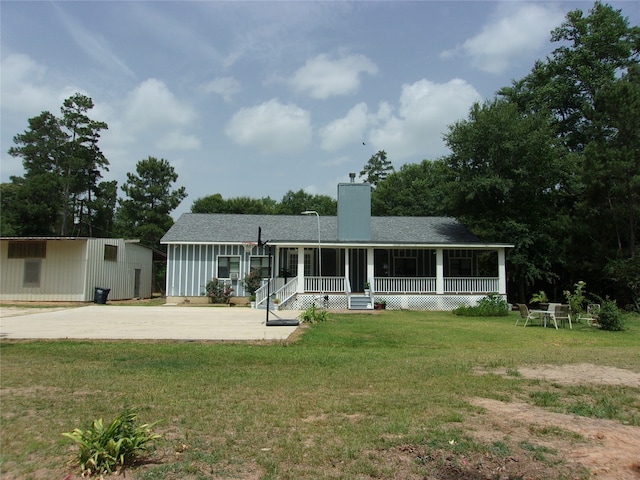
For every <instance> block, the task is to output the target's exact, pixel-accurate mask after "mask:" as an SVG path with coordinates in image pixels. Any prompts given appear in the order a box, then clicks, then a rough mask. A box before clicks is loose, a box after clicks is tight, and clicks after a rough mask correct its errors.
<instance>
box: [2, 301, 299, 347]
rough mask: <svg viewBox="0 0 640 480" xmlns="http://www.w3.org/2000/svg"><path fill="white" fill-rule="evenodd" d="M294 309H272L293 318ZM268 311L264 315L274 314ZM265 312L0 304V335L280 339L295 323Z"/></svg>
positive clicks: (167, 307) (283, 338)
mask: <svg viewBox="0 0 640 480" xmlns="http://www.w3.org/2000/svg"><path fill="white" fill-rule="evenodd" d="M299 313H300V312H298V311H293V310H287V311H282V312H277V315H278V316H279V317H281V318H284V319H295V318H296V317H297V316H298V315H299ZM275 318H276V317H274V316H273V315H272V314H270V316H269V320H274V319H275ZM265 320H266V312H265V311H264V310H255V309H250V308H244V307H231V308H230V307H226V308H223V307H179V306H169V305H167V306H158V307H142V306H138V307H129V306H112V305H87V306H83V307H72V308H36V309H34V308H20V307H1V308H0V337H2V338H10V339H62V338H74V339H103V340H112V339H131V340H134V339H135V340H227V341H232V340H244V341H248V340H285V339H287V338H288V337H289V335H291V334H292V333H293V332H294V331H295V330H296V328H297V327H290V326H286V327H282V326H276V327H274V326H267V325H266V324H265Z"/></svg>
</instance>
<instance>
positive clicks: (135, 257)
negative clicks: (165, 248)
mask: <svg viewBox="0 0 640 480" xmlns="http://www.w3.org/2000/svg"><path fill="white" fill-rule="evenodd" d="M125 248H126V251H127V268H128V275H129V278H130V280H131V295H132V296H133V294H134V292H135V278H136V269H140V297H142V298H150V297H151V293H152V292H151V289H152V284H153V271H152V265H153V252H152V251H151V249H149V248H146V247H143V246H142V245H138V244H136V243H126V244H125Z"/></svg>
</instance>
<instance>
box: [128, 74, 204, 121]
mask: <svg viewBox="0 0 640 480" xmlns="http://www.w3.org/2000/svg"><path fill="white" fill-rule="evenodd" d="M124 117H125V119H126V122H127V123H128V124H129V128H131V129H133V130H145V129H147V128H154V127H158V126H171V125H187V124H189V123H190V122H193V121H194V119H195V118H196V113H195V112H194V110H193V109H192V108H191V107H190V106H189V105H187V104H184V103H182V102H180V101H179V100H178V99H177V98H176V97H175V95H174V94H173V93H172V92H171V91H170V90H169V88H167V86H166V85H165V84H164V82H162V81H160V80H157V79H155V78H151V79H149V80H145V81H144V82H142V83H141V84H140V85H139V86H138V87H136V88H135V89H134V90H133V91H132V92H130V93H129V95H128V97H127V102H126V105H125V113H124Z"/></svg>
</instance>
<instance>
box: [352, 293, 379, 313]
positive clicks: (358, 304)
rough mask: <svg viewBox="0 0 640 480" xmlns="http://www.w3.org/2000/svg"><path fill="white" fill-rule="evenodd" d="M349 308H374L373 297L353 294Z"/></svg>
mask: <svg viewBox="0 0 640 480" xmlns="http://www.w3.org/2000/svg"><path fill="white" fill-rule="evenodd" d="M349 310H373V305H372V304H371V297H369V296H368V295H351V305H350V306H349Z"/></svg>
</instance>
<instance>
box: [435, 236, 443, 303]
mask: <svg viewBox="0 0 640 480" xmlns="http://www.w3.org/2000/svg"><path fill="white" fill-rule="evenodd" d="M436 293H437V294H438V295H442V294H444V251H443V250H442V249H441V248H437V249H436Z"/></svg>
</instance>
